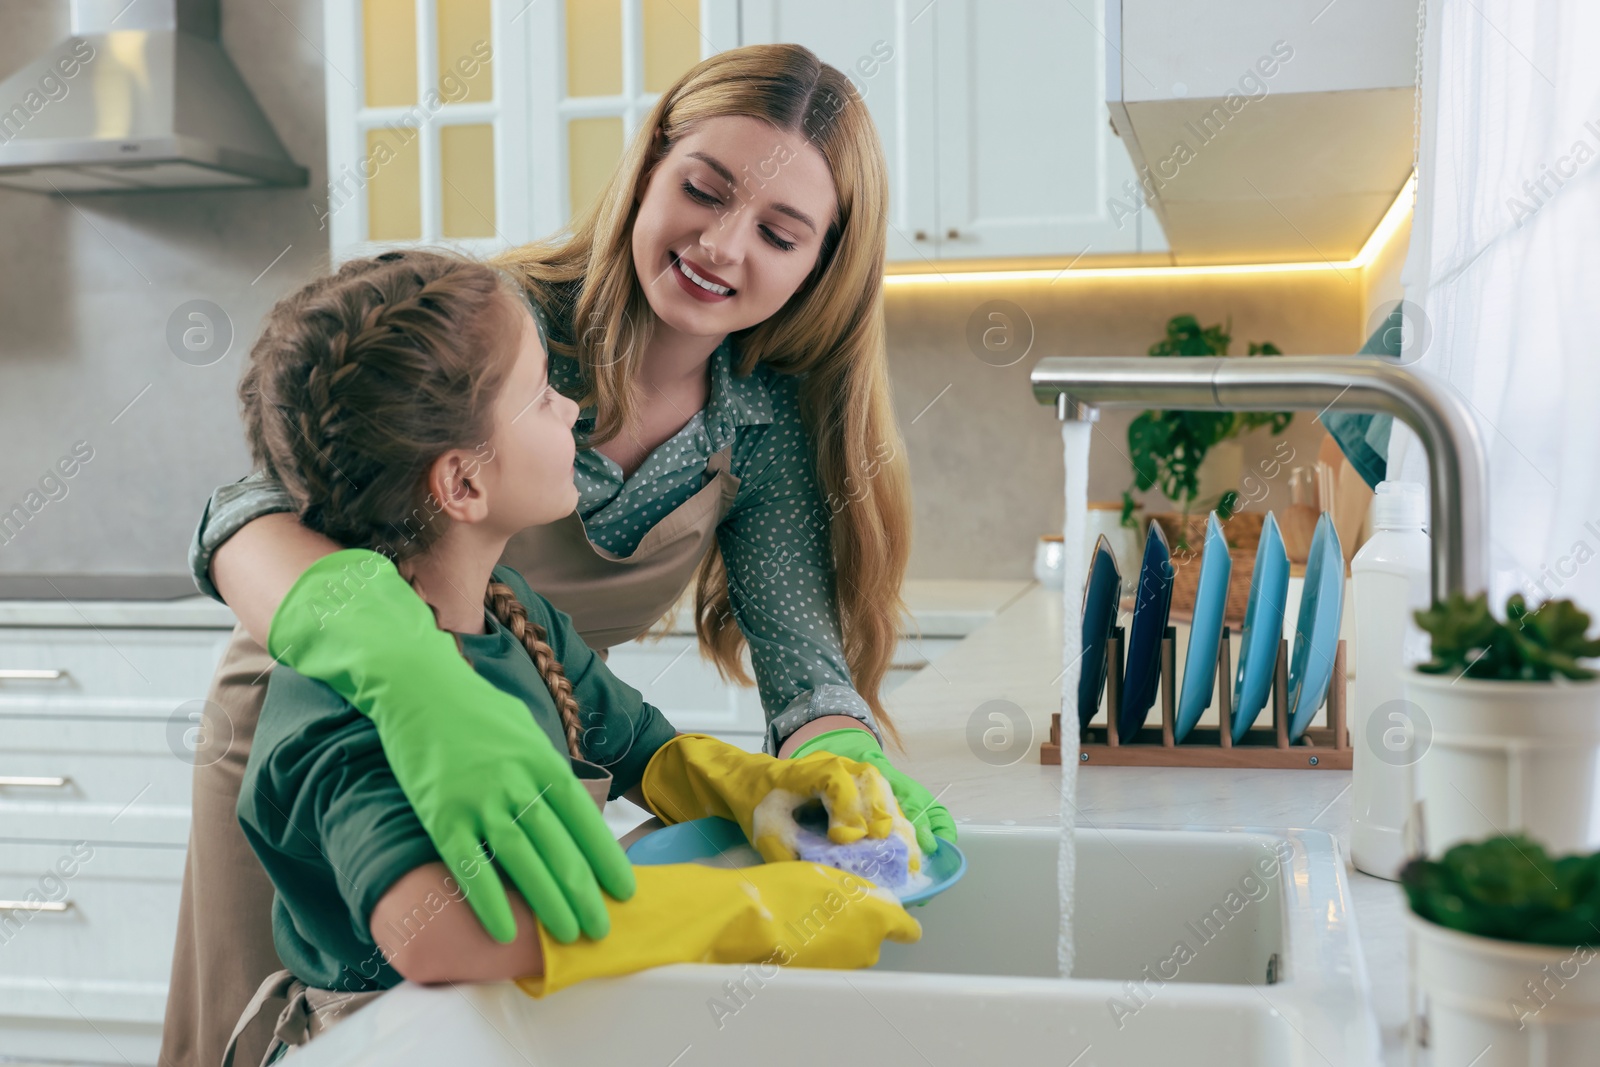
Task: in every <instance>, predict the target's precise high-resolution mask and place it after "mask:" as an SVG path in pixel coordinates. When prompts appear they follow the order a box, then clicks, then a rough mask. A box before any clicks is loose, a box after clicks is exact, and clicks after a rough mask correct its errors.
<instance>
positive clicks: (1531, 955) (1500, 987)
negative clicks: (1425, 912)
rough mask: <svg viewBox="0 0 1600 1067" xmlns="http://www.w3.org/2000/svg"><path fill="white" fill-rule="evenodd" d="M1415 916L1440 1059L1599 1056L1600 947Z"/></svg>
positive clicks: (1568, 1060)
mask: <svg viewBox="0 0 1600 1067" xmlns="http://www.w3.org/2000/svg"><path fill="white" fill-rule="evenodd" d="M1406 923H1407V931H1408V934H1409V938H1410V942H1411V975H1412V980H1413V982H1414V983H1415V988H1416V990H1417V992H1418V993H1420V994H1421V999H1420V1002H1419V1004H1418V1007H1419V1009H1420V1010H1421V1012H1422V1013H1423V1015H1424V1016H1425V1017H1426V1019H1427V1026H1426V1029H1425V1032H1426V1033H1427V1045H1428V1048H1429V1050H1430V1052H1431V1053H1432V1062H1433V1063H1434V1064H1435V1065H1446V1064H1448V1065H1454V1067H1466V1065H1467V1064H1471V1065H1472V1067H1565V1065H1567V1064H1580V1063H1594V1062H1595V1059H1596V1056H1597V1055H1600V949H1597V948H1575V947H1566V946H1561V947H1557V946H1552V945H1528V944H1522V943H1519V942H1514V941H1495V940H1493V939H1491V938H1487V937H1478V936H1476V935H1473V934H1463V933H1458V932H1457V931H1455V930H1447V929H1445V928H1444V927H1442V926H1436V925H1434V924H1433V923H1431V922H1428V921H1427V920H1426V919H1423V918H1420V917H1419V916H1417V915H1415V914H1413V913H1411V912H1409V911H1408V912H1407V913H1406ZM1417 1032H1418V1028H1417V1027H1413V1028H1412V1033H1413V1035H1415V1034H1416V1033H1417Z"/></svg>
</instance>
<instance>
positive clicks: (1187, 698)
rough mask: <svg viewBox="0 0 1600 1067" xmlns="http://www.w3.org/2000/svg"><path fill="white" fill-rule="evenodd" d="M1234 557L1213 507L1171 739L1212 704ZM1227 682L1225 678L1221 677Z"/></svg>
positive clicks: (1185, 733)
mask: <svg viewBox="0 0 1600 1067" xmlns="http://www.w3.org/2000/svg"><path fill="white" fill-rule="evenodd" d="M1232 574H1233V557H1232V556H1230V555H1228V541H1227V538H1225V537H1223V536H1222V524H1221V523H1220V522H1218V521H1217V513H1216V512H1215V511H1213V512H1212V513H1211V514H1210V515H1209V516H1207V518H1206V542H1205V551H1204V553H1203V554H1202V555H1201V557H1200V583H1199V588H1198V589H1197V590H1196V592H1195V596H1194V618H1193V619H1192V620H1191V621H1190V623H1189V651H1188V653H1187V654H1186V655H1185V657H1184V664H1183V689H1182V694H1183V695H1182V696H1180V697H1179V698H1178V718H1177V721H1176V722H1175V723H1173V727H1172V739H1173V741H1174V742H1176V743H1181V742H1182V741H1183V739H1184V738H1185V737H1187V736H1189V731H1190V730H1192V729H1194V724H1195V723H1197V722H1199V721H1200V716H1201V715H1202V714H1203V713H1204V712H1205V710H1206V709H1207V708H1209V707H1210V706H1211V691H1212V688H1213V687H1214V685H1215V683H1216V678H1217V649H1218V647H1219V646H1220V645H1221V644H1222V616H1223V612H1224V611H1226V610H1227V607H1228V579H1229V577H1231V576H1232ZM1222 684H1223V685H1227V684H1228V681H1227V679H1226V678H1224V679H1223V681H1222Z"/></svg>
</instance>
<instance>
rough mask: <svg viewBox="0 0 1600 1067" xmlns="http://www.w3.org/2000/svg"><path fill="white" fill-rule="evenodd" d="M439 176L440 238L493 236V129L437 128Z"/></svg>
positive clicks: (471, 127) (470, 127)
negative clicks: (441, 229)
mask: <svg viewBox="0 0 1600 1067" xmlns="http://www.w3.org/2000/svg"><path fill="white" fill-rule="evenodd" d="M439 176H440V178H441V179H443V180H442V182H441V185H442V188H441V189H440V191H439V193H440V197H441V201H442V202H441V204H440V208H441V210H442V213H443V218H442V224H443V233H444V235H445V236H446V237H493V236H494V235H495V222H494V218H495V216H494V127H493V126H490V125H489V124H487V123H484V124H481V125H472V126H442V127H440V129H439Z"/></svg>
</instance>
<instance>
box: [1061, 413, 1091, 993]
mask: <svg viewBox="0 0 1600 1067" xmlns="http://www.w3.org/2000/svg"><path fill="white" fill-rule="evenodd" d="M1093 429H1094V424H1093V423H1090V422H1088V421H1082V420H1078V419H1066V420H1064V421H1063V422H1062V423H1061V443H1062V451H1063V454H1064V456H1065V457H1066V467H1067V481H1066V505H1067V506H1066V524H1065V526H1064V527H1063V529H1062V537H1061V549H1062V551H1061V568H1062V573H1061V662H1062V665H1063V667H1064V668H1065V669H1064V670H1063V671H1062V672H1061V852H1060V855H1059V857H1058V858H1057V860H1056V880H1057V884H1058V885H1059V887H1060V893H1061V932H1060V937H1059V940H1058V941H1057V942H1056V962H1057V964H1058V966H1059V968H1060V971H1061V977H1063V978H1070V977H1072V958H1073V942H1072V909H1073V886H1074V878H1075V874H1076V871H1077V866H1078V857H1077V842H1076V837H1075V831H1076V829H1077V825H1078V819H1077V814H1078V808H1077V797H1078V677H1079V675H1080V674H1082V669H1083V663H1082V661H1083V583H1084V577H1085V573H1086V570H1087V567H1088V558H1089V552H1088V545H1087V543H1086V541H1087V533H1086V526H1085V519H1086V514H1087V512H1088V509H1089V435H1090V433H1091V432H1092V430H1093Z"/></svg>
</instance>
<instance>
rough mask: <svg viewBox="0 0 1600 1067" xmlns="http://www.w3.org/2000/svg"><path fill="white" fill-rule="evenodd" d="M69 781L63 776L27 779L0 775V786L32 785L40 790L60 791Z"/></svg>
mask: <svg viewBox="0 0 1600 1067" xmlns="http://www.w3.org/2000/svg"><path fill="white" fill-rule="evenodd" d="M70 781H72V779H71V778H68V777H66V776H65V775H63V776H62V777H59V778H29V777H26V776H24V775H16V774H0V786H6V785H32V786H38V787H40V788H41V789H60V788H62V787H63V786H65V785H66V784H67V783H68V782H70Z"/></svg>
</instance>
